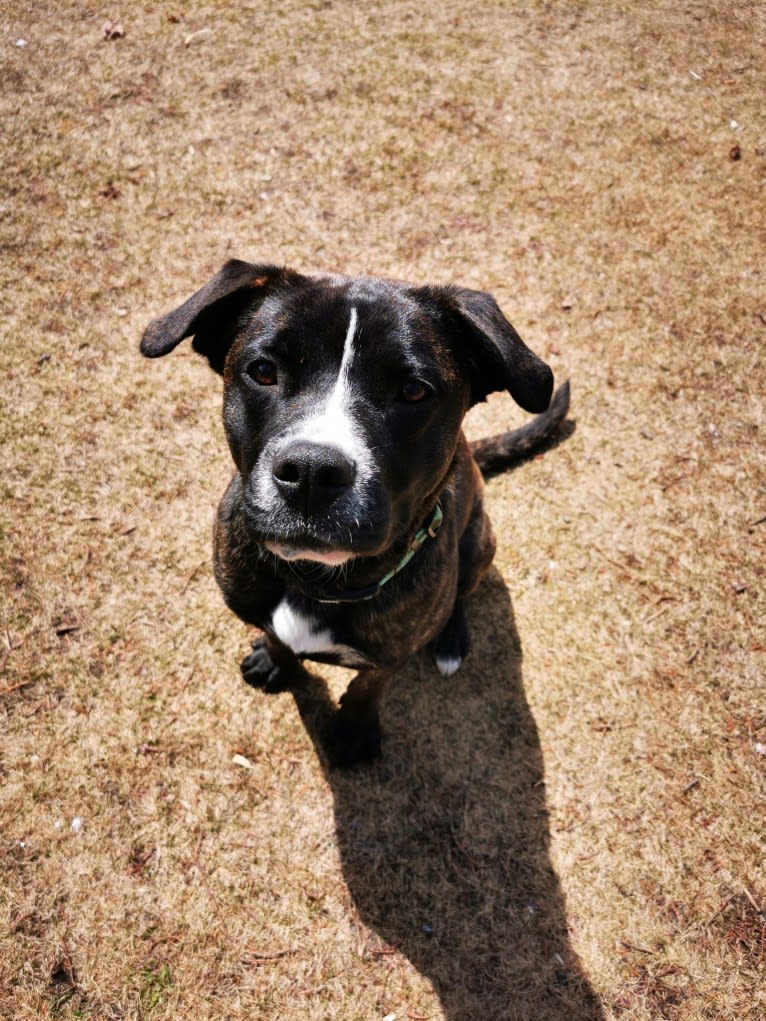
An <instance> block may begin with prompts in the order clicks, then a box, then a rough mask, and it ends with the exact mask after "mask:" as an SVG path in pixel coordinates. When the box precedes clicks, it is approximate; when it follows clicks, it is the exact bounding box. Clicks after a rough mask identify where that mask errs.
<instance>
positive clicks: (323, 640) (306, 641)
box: [271, 599, 364, 667]
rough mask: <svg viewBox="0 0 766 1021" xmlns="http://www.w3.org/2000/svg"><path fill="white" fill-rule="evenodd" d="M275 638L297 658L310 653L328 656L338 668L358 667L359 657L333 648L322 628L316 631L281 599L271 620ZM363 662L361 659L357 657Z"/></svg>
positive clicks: (343, 648) (346, 649)
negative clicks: (322, 653) (334, 659)
mask: <svg viewBox="0 0 766 1021" xmlns="http://www.w3.org/2000/svg"><path fill="white" fill-rule="evenodd" d="M271 626H272V627H273V628H274V633H275V634H276V636H277V638H278V639H279V640H280V642H282V643H283V644H284V645H287V646H288V648H290V649H292V650H293V652H294V653H295V654H296V655H297V656H309V657H310V656H311V654H312V653H314V652H331V653H333V654H334V655H335V656H337V657H338V660H339V662H340V663H341V664H342V665H344V666H345V665H347V666H357V667H358V666H361V665H362V664H361V663H360V656H359V653H357V652H355V650H354V649H351V648H349V647H348V646H347V645H337V644H336V643H335V642H334V641H333V639H332V634H331V632H330V631H328V630H327V629H326V628H318V627H317V625H316V621H314V620H312V619H311V617H307V616H306V615H305V614H303V613H300V612H299V611H298V610H295V609H293V607H292V606H290V604H289V603H288V602H287V600H286V599H283V600H282V602H281V603H280V604H279V606H277V608H276V610H275V611H274V613H273V615H272V618H271ZM361 660H362V661H363V660H364V657H361Z"/></svg>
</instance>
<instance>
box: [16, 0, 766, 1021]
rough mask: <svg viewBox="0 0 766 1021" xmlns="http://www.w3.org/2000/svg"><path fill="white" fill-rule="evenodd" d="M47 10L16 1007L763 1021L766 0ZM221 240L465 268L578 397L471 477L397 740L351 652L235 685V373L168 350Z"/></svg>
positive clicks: (30, 75)
mask: <svg viewBox="0 0 766 1021" xmlns="http://www.w3.org/2000/svg"><path fill="white" fill-rule="evenodd" d="M28 7H29V5H27V6H23V5H20V4H17V3H16V4H11V6H10V8H9V10H8V12H7V13H6V17H5V19H4V21H3V25H2V33H0V44H1V45H2V46H3V47H4V51H3V52H4V58H5V59H4V60H3V61H2V70H0V103H2V121H3V125H4V134H3V141H2V143H0V144H1V145H2V152H3V163H4V174H3V177H2V181H1V182H0V190H1V191H2V203H0V244H1V245H2V247H3V258H2V260H0V278H1V279H0V284H1V286H0V303H2V312H3V316H2V327H0V330H1V331H2V332H1V333H0V347H1V348H2V353H3V364H4V374H3V381H2V385H0V437H1V438H2V445H0V478H1V481H0V486H2V503H1V504H0V578H1V579H2V594H3V602H2V606H3V612H2V620H1V621H0V668H1V670H2V674H1V675H0V716H1V717H2V723H1V724H0V726H1V727H2V730H1V733H2V738H0V778H1V785H0V869H2V888H1V891H0V1016H2V1017H13V1018H19V1019H21V1021H25V1019H35V1021H37V1019H39V1018H41V1017H48V1016H55V1017H59V1018H68V1017H72V1018H74V1017H88V1018H93V1019H94V1021H95V1019H98V1021H112V1019H118V1018H119V1019H140V1018H151V1019H152V1021H155V1019H157V1021H159V1019H176V1018H181V1017H194V1018H195V1019H200V1021H204V1019H206V1018H210V1019H216V1021H219V1019H221V1018H227V1019H229V1018H230V1019H232V1021H234V1019H238V1018H242V1019H245V1018H247V1019H250V1018H253V1017H258V1018H263V1019H264V1021H268V1019H272V1018H273V1019H276V1018H279V1019H280V1021H291V1019H298V1018H300V1019H301V1021H306V1019H307V1021H313V1019H316V1021H319V1019H321V1021H326V1019H327V1018H329V1017H337V1018H342V1019H343V1021H354V1019H359V1021H370V1019H375V1018H379V1019H383V1018H385V1017H387V1016H389V1015H391V1014H394V1015H396V1018H397V1021H402V1019H405V1018H407V1019H412V1021H420V1019H425V1018H429V1019H444V1021H475V1019H476V1018H477V1017H482V1018H485V1019H486V1021H494V1019H497V1021H500V1019H503V1021H507V1019H513V1021H570V1019H571V1018H578V1019H582V1021H588V1019H593V1021H618V1019H619V1021H650V1019H651V1021H656V1019H660V1018H662V1019H667V1021H715V1019H721V1021H723V1019H729V1018H732V1017H737V1018H740V1019H744V1021H755V1019H760V1018H761V1017H762V1016H763V1015H764V1013H765V1012H766V998H765V994H764V989H763V981H762V972H763V964H764V938H766V937H765V935H764V934H765V933H766V923H765V921H764V912H765V911H766V877H765V876H764V871H763V862H764V860H766V847H765V846H764V837H763V826H762V825H761V820H762V817H763V806H764V796H765V795H766V782H765V778H766V758H765V757H764V756H763V754H762V749H763V746H764V745H765V744H766V712H765V711H764V675H765V673H766V659H765V658H764V657H765V656H766V653H765V652H764V649H766V632H765V631H764V625H763V621H764V618H765V616H766V613H765V610H766V607H765V606H764V591H765V586H764V563H766V559H765V558H764V543H765V542H766V524H764V515H766V470H765V467H766V466H765V463H764V462H765V458H764V453H763V449H764V445H763V432H764V428H765V427H766V423H765V421H764V399H765V394H764V379H765V378H766V377H765V376H764V365H763V350H764V338H766V320H765V319H764V317H766V304H765V303H764V300H763V299H762V295H763V294H764V293H766V292H764V280H763V275H764V270H763V258H762V253H763V250H764V240H765V237H764V228H763V215H762V214H763V209H762V205H763V202H762V195H763V185H764V181H765V180H766V155H764V153H765V152H766V130H765V128H766V125H765V124H764V109H763V101H762V100H763V95H764V92H765V91H766V81H765V80H764V72H763V66H762V64H763V62H762V59H761V53H760V50H759V48H758V40H759V38H761V37H762V36H763V30H764V28H765V27H766V26H764V11H763V9H762V7H761V6H759V5H757V4H744V5H743V4H739V5H736V4H731V3H728V4H715V5H714V4H709V3H704V2H695V3H692V4H687V5H685V6H684V7H678V8H675V7H672V6H669V5H667V4H660V3H649V4H645V5H642V6H641V7H640V9H639V8H638V7H637V6H636V5H633V6H631V7H625V8H624V9H620V8H616V7H615V8H606V7H603V6H600V7H598V6H594V5H587V4H579V3H578V4H567V5H558V6H553V7H551V6H550V5H543V4H532V5H530V6H528V7H525V8H524V9H522V8H518V9H517V8H513V7H509V6H507V5H503V4H497V3H490V4H476V3H468V4H462V5H460V6H458V5H454V4H446V5H445V4H442V5H427V6H426V7H423V5H417V4H414V3H409V2H407V0H396V2H394V0H392V2H387V3H383V4H382V5H378V7H377V8H375V10H372V9H367V8H364V7H360V6H357V7H353V8H352V7H350V6H349V5H345V4H339V3H334V4H323V3H317V4H296V3H292V2H287V3H284V4H280V5H278V6H275V5H271V6H269V5H265V6H264V5H258V6H256V5H251V4H240V5H237V6H236V7H233V6H231V5H228V6H226V7H225V8H224V7H222V6H221V5H217V4H212V3H200V4H197V5H195V7H194V9H193V10H189V11H185V10H184V11H181V10H180V9H179V11H178V13H177V14H173V16H172V17H171V16H169V15H168V12H167V10H166V9H165V8H163V7H162V6H161V5H160V6H157V5H154V6H152V5H149V4H144V3H141V2H136V3H134V4H131V5H128V8H127V9H125V10H123V11H121V12H120V18H119V20H121V21H122V24H123V27H124V29H125V36H124V38H122V39H115V40H112V41H106V40H104V38H103V32H102V25H103V22H104V21H105V20H106V15H105V14H104V13H103V12H97V11H95V9H93V8H84V7H82V5H78V4H74V3H66V2H64V3H58V4H55V5H53V4H47V5H46V4H38V5H35V7H34V10H31V11H30V10H29V9H28ZM113 20H114V19H113ZM206 29H209V30H210V31H209V32H204V33H203V32H202V30H206ZM197 33H201V34H197ZM21 39H23V40H25V41H26V45H24V46H21V45H17V43H18V41H19V40H21ZM733 122H736V126H733ZM735 143H736V144H738V145H739V147H740V157H741V158H739V159H736V160H734V159H732V158H731V155H730V154H731V151H732V147H733V145H734V144H735ZM231 256H239V257H242V258H252V259H266V260H274V261H283V262H285V263H288V264H294V265H295V266H296V267H298V268H301V269H307V270H311V269H338V270H342V271H345V272H352V273H354V272H359V273H362V272H375V273H380V274H383V275H389V276H394V277H401V278H405V279H412V280H415V281H424V282H425V281H453V282H456V283H463V284H466V285H469V286H476V287H482V288H484V289H487V290H490V291H492V292H493V293H494V294H495V295H496V296H497V298H498V300H499V301H500V303H501V305H502V306H503V307H504V308H505V309H506V310H507V311H508V314H509V316H510V318H511V319H512V320H513V322H514V323H515V325H516V326H517V327H518V329H519V331H520V333H521V334H522V336H524V337H525V339H526V340H527V341H528V342H529V343H530V345H531V346H532V347H533V348H534V349H535V350H537V351H539V352H540V353H541V354H543V355H544V356H545V357H546V358H547V359H548V360H549V361H550V363H551V364H552V366H553V368H554V370H555V372H556V375H557V377H558V378H559V379H563V378H566V377H569V378H571V380H572V385H573V395H574V410H573V417H574V418H575V419H576V429H575V431H574V433H573V435H571V436H570V437H569V438H568V439H567V441H566V442H565V443H563V444H562V445H560V446H559V447H557V448H556V449H553V450H551V451H549V452H548V453H546V455H545V456H544V457H542V458H539V459H537V460H534V461H532V462H530V463H528V464H526V465H524V466H523V467H521V468H519V469H518V470H517V471H515V472H513V473H511V474H507V475H503V476H499V477H497V478H495V479H493V480H492V481H491V482H490V483H489V485H488V487H487V493H488V502H489V506H490V509H491V513H492V516H493V520H494V522H495V527H496V531H497V533H498V537H499V552H498V557H497V559H496V562H495V570H494V572H493V573H492V575H491V576H490V578H489V579H488V581H487V583H486V584H485V585H484V586H483V587H482V588H481V590H480V591H479V593H477V596H476V598H475V599H474V602H473V604H472V607H471V621H472V628H473V637H474V645H473V651H472V653H471V656H470V658H469V660H467V662H466V664H465V666H464V668H463V670H462V671H461V672H460V673H459V674H458V675H457V676H456V677H455V678H454V679H452V680H451V681H450V683H449V685H445V683H444V682H443V681H442V680H441V679H440V678H439V677H438V675H435V672H434V671H433V669H432V667H431V665H430V663H429V662H428V661H427V660H426V659H425V658H424V659H423V660H422V661H421V660H418V661H416V662H414V663H412V664H411V665H410V666H409V667H408V668H407V670H406V671H404V672H403V674H402V675H401V677H399V678H398V679H397V681H396V683H395V684H394V686H393V687H392V690H391V692H390V696H389V698H388V700H387V702H386V704H385V708H384V728H385V732H386V744H385V755H384V758H383V760H382V761H381V762H380V763H378V764H376V765H375V766H373V767H371V768H370V769H368V770H360V771H356V772H352V773H350V774H347V775H346V774H339V773H337V772H336V771H332V770H328V769H327V767H326V763H325V762H324V760H323V757H322V755H321V751H317V748H316V743H317V741H318V737H317V735H318V733H319V731H320V729H321V726H322V721H323V719H324V718H325V716H326V714H327V712H328V711H329V706H330V705H331V703H332V701H333V699H335V698H337V696H338V694H339V693H340V692H341V691H342V689H343V687H344V685H345V683H346V681H347V676H346V675H345V674H344V673H343V672H342V671H333V670H329V669H327V670H324V669H321V670H320V669H319V668H317V669H316V670H315V672H314V673H313V675H312V680H311V681H310V682H309V683H307V685H306V686H305V687H304V688H303V689H301V690H299V691H297V692H295V693H294V695H290V694H285V695H279V696H274V697H271V698H266V697H263V696H260V695H258V694H256V693H253V692H252V691H250V690H247V689H245V688H244V686H243V685H242V684H241V682H240V680H239V679H238V672H237V663H238V660H239V658H240V656H241V655H242V653H243V651H244V649H245V648H246V643H247V640H248V635H247V634H246V632H245V629H244V628H243V627H242V626H241V625H240V624H239V623H238V622H237V621H236V620H234V619H233V618H232V617H231V616H230V614H229V613H228V612H227V611H226V609H225V607H224V606H223V604H222V602H221V600H220V597H219V595H218V593H217V591H216V589H215V585H214V582H213V580H212V577H211V573H210V570H209V568H208V566H207V564H208V559H209V542H210V524H211V521H212V516H213V513H214V509H215V506H216V503H217V500H218V497H219V495H220V493H221V492H222V490H223V488H224V486H225V484H226V481H227V478H228V474H229V471H230V468H229V455H228V452H227V449H226V446H225V442H224V439H223V435H222V430H221V427H220V424H219V417H220V392H219V383H218V381H217V379H216V378H215V377H213V376H212V374H210V373H209V370H207V369H206V367H205V366H204V364H202V362H201V361H198V360H197V359H196V358H195V357H194V356H193V354H192V353H191V351H189V350H185V351H184V350H183V349H179V351H178V352H177V353H176V354H174V356H173V358H171V359H168V360H167V361H166V362H162V363H160V364H150V363H147V362H144V361H142V360H141V359H140V358H139V356H138V354H137V341H138V338H139V336H140V333H141V331H142V329H143V327H144V326H145V325H146V323H147V322H148V320H149V319H151V318H152V317H153V316H154V315H156V314H159V313H161V312H163V311H166V310H168V309H170V308H171V307H173V304H174V303H175V302H177V301H179V300H181V299H183V298H184V297H186V296H187V295H188V294H189V293H191V291H192V290H194V289H195V288H196V287H197V286H199V285H200V284H201V283H202V282H203V281H204V280H205V279H207V278H208V277H209V276H210V275H211V274H212V273H213V272H214V271H215V270H216V269H217V268H218V267H219V265H220V264H221V263H223V262H224V261H225V260H226V259H227V258H229V257H231ZM520 420H521V414H520V412H518V409H515V408H514V406H513V405H512V403H511V401H510V399H509V398H508V397H507V396H503V395H495V396H493V397H492V399H491V400H490V401H489V402H488V403H487V404H486V405H484V406H482V407H481V408H478V409H476V410H475V411H473V412H472V413H471V417H470V420H469V430H470V432H471V433H472V434H473V435H480V434H483V433H489V432H495V431H498V430H499V429H501V428H503V427H505V426H506V425H509V424H515V423H516V422H517V421H520ZM511 600H512V602H511ZM413 720H419V721H421V724H420V727H419V729H418V730H415V729H414V725H413V723H412V721H413ZM235 756H238V757H239V758H237V759H235ZM242 759H244V761H245V762H246V763H248V764H249V767H250V768H248V766H246V765H243V764H242ZM76 819H77V820H80V821H81V823H80V824H76V825H74V826H73V822H74V820H76Z"/></svg>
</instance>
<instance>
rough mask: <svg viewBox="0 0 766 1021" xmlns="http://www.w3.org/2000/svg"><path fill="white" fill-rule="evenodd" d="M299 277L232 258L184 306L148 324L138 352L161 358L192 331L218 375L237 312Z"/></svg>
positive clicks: (194, 344) (199, 349)
mask: <svg viewBox="0 0 766 1021" xmlns="http://www.w3.org/2000/svg"><path fill="white" fill-rule="evenodd" d="M297 279H299V276H298V274H297V273H293V272H292V270H288V269H282V268H280V267H278V266H269V265H258V266H255V265H253V264H252V263H249V262H241V261H240V260H239V259H232V260H231V261H230V262H227V263H226V265H225V266H224V267H223V268H222V269H221V270H220V271H219V272H218V273H216V275H215V276H214V277H213V279H212V280H209V281H208V282H207V283H206V284H205V286H204V287H202V288H201V289H200V290H199V291H197V293H196V294H193V295H192V296H191V298H189V299H188V300H187V301H185V302H184V303H183V305H180V306H179V307H178V308H176V309H174V310H173V311H172V312H168V314H167V315H165V316H162V317H161V318H159V319H155V320H154V322H152V323H150V324H149V325H148V326H147V328H146V330H145V331H144V335H143V337H142V338H141V354H143V355H146V357H147V358H160V357H161V356H162V355H166V354H168V353H169V352H170V351H172V350H173V348H174V347H177V346H178V345H179V344H180V343H181V341H182V340H183V339H184V337H191V336H192V335H193V336H194V340H193V341H192V347H193V348H194V350H195V351H197V352H198V353H199V354H201V355H204V356H205V357H206V358H207V360H208V361H209V362H210V367H211V368H212V369H214V370H215V371H216V372H218V373H221V374H222V373H223V366H224V362H225V361H226V355H227V354H228V352H229V348H230V347H231V345H232V343H233V341H234V338H235V335H236V327H237V320H238V318H239V316H240V314H241V313H242V312H243V311H244V310H245V309H246V308H248V307H253V306H257V305H259V304H260V303H261V302H262V301H263V299H264V298H265V297H266V295H267V294H269V293H271V292H272V291H273V290H274V289H275V288H277V287H280V286H284V285H285V284H287V283H289V282H290V281H295V280H297Z"/></svg>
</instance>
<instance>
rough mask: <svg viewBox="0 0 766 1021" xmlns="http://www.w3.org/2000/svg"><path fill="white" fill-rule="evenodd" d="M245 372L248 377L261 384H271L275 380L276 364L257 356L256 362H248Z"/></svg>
mask: <svg viewBox="0 0 766 1021" xmlns="http://www.w3.org/2000/svg"><path fill="white" fill-rule="evenodd" d="M245 372H246V373H247V375H248V376H249V377H250V379H253V380H255V382H256V383H260V385H261V386H273V385H274V384H275V383H276V381H277V367H276V365H275V364H274V363H273V362H270V361H267V360H266V359H265V358H259V359H258V361H257V362H250V364H249V365H248V367H247V368H246V369H245Z"/></svg>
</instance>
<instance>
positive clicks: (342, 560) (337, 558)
mask: <svg viewBox="0 0 766 1021" xmlns="http://www.w3.org/2000/svg"><path fill="white" fill-rule="evenodd" d="M265 546H266V549H267V550H268V551H269V553H273V554H274V556H276V557H279V558H280V560H310V561H312V562H313V563H316V564H324V566H325V567H340V566H341V565H342V564H346V563H348V561H349V560H351V559H352V557H353V556H354V554H353V553H351V552H350V551H346V550H339V549H326V550H320V549H315V548H309V547H306V546H301V545H299V544H296V543H294V542H291V543H288V542H277V541H275V540H270V541H268V542H266V543H265Z"/></svg>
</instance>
